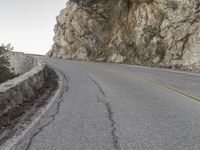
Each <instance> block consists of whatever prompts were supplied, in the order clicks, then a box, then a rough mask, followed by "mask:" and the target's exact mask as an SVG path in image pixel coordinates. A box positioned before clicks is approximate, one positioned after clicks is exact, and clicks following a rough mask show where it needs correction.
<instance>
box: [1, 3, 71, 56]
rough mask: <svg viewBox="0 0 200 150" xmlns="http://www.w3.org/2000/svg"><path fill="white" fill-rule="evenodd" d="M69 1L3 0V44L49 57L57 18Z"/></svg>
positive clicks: (16, 49) (17, 49)
mask: <svg viewBox="0 0 200 150" xmlns="http://www.w3.org/2000/svg"><path fill="white" fill-rule="evenodd" d="M66 2H67V0H0V44H2V43H4V44H7V43H11V45H12V46H13V47H14V50H15V51H21V52H25V53H32V54H46V53H47V52H48V51H49V50H50V49H51V46H52V44H53V36H54V31H53V29H54V25H55V24H56V16H58V15H59V12H60V10H61V9H63V8H64V7H65V5H66Z"/></svg>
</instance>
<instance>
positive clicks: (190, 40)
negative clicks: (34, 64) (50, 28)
mask: <svg viewBox="0 0 200 150" xmlns="http://www.w3.org/2000/svg"><path fill="white" fill-rule="evenodd" d="M54 31H55V36H54V44H53V46H52V49H51V50H50V51H49V52H48V56H50V57H53V58H67V59H79V60H92V61H103V62H117V63H119V62H123V63H128V64H138V65H155V66H163V67H175V68H185V69H190V70H198V69H200V1H199V0H69V1H68V2H67V4H66V8H65V9H63V10H61V12H60V15H59V16H58V17H57V24H56V25H55V30H54Z"/></svg>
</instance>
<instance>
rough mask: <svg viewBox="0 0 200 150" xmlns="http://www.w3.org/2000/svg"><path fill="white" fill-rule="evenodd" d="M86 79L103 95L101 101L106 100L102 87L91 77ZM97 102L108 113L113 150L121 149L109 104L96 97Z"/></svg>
mask: <svg viewBox="0 0 200 150" xmlns="http://www.w3.org/2000/svg"><path fill="white" fill-rule="evenodd" d="M88 78H89V79H90V80H91V81H92V82H93V83H94V84H95V85H96V86H97V87H98V89H99V91H100V93H101V94H102V95H103V99H106V94H105V92H104V91H103V89H102V87H101V86H100V85H99V84H98V82H97V81H96V80H94V79H93V78H92V77H91V76H89V75H88ZM97 100H98V102H100V103H103V104H104V105H105V106H106V109H107V113H108V119H109V120H110V122H111V128H112V131H111V136H112V140H113V147H114V149H116V150H120V149H121V148H120V145H119V138H118V136H117V135H116V132H117V128H116V122H115V120H114V117H113V112H112V109H111V106H110V103H109V102H107V101H106V100H102V99H100V97H97Z"/></svg>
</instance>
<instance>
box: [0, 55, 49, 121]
mask: <svg viewBox="0 0 200 150" xmlns="http://www.w3.org/2000/svg"><path fill="white" fill-rule="evenodd" d="M20 55H21V54H20ZM23 55H24V54H23ZM20 57H21V56H20ZM27 57H30V56H25V55H24V56H23V58H26V59H24V60H23V61H25V60H28V64H29V63H30V66H29V65H27V67H24V70H23V69H20V68H19V72H20V71H21V73H22V72H23V71H25V70H28V69H30V68H31V61H30V62H29V60H31V59H34V58H30V59H27ZM15 58H16V57H15ZM15 61H16V62H17V61H18V60H15ZM33 62H34V63H35V64H34V65H33V66H35V67H33V66H32V67H33V68H32V69H31V70H29V71H28V72H26V73H24V74H22V75H21V76H18V77H16V78H14V79H12V80H9V81H7V82H5V83H2V84H0V117H1V116H2V115H4V114H6V113H7V112H8V111H10V110H12V109H15V108H16V107H18V106H20V105H22V104H23V103H24V102H26V101H30V100H31V98H32V97H33V96H34V95H35V94H36V93H37V91H38V90H39V89H41V88H42V87H43V84H44V82H45V78H46V77H47V75H48V74H47V67H46V65H45V64H44V63H40V62H38V61H37V60H36V59H35V60H33ZM20 63H21V62H20ZM20 63H19V64H20ZM25 63H26V61H25Z"/></svg>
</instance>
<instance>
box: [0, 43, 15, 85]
mask: <svg viewBox="0 0 200 150" xmlns="http://www.w3.org/2000/svg"><path fill="white" fill-rule="evenodd" d="M10 50H13V47H11V44H8V45H4V44H2V45H1V46H0V83H3V82H5V81H6V80H9V79H11V78H13V77H15V74H14V73H13V72H12V70H11V69H10V63H9V61H8V57H7V56H6V53H7V52H8V51H10Z"/></svg>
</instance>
